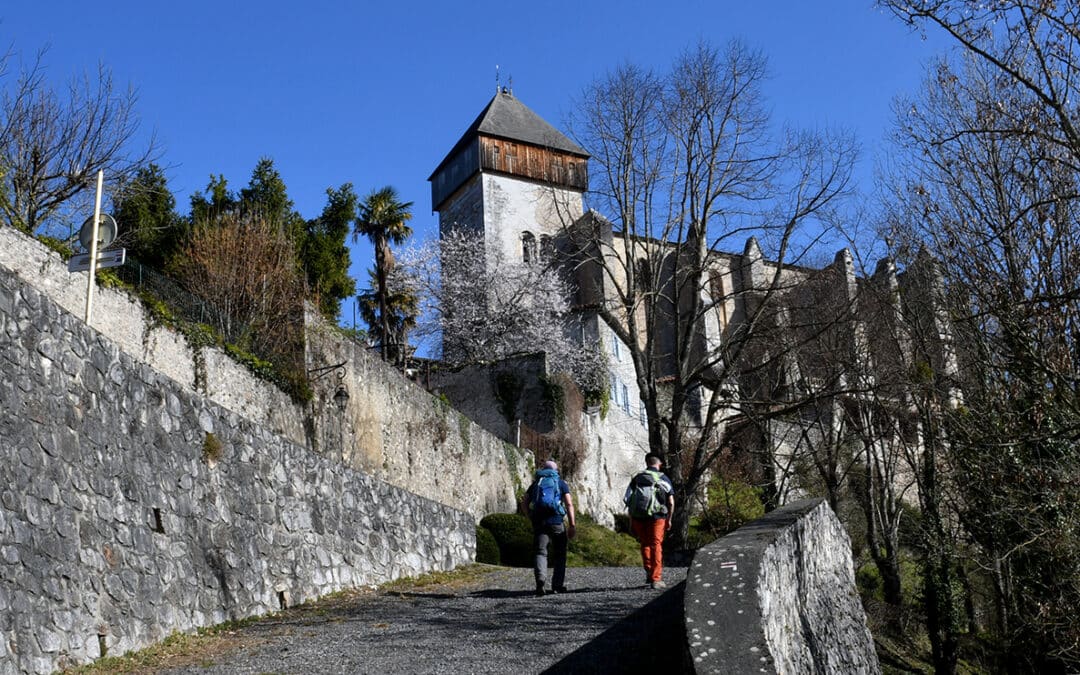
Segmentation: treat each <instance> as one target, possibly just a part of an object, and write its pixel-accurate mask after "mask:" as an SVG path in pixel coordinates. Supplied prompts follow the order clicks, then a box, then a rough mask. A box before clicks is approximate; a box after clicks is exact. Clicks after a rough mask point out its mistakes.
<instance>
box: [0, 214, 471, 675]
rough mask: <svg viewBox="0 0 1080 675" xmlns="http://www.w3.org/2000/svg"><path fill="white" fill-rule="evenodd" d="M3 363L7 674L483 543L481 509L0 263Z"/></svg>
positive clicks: (367, 579) (0, 499)
mask: <svg viewBox="0 0 1080 675" xmlns="http://www.w3.org/2000/svg"><path fill="white" fill-rule="evenodd" d="M0 231H3V230H2V228H0ZM95 323H96V322H95ZM0 372H2V373H3V377H2V378H0V673H3V674H7V673H16V672H35V673H46V672H52V671H53V670H55V669H57V668H60V667H63V666H65V665H70V664H77V663H83V662H87V661H89V660H92V659H94V658H97V657H98V656H100V655H102V654H103V653H105V652H106V651H107V652H108V653H123V652H125V651H127V650H130V649H135V648H139V647H143V646H146V645H149V644H151V643H154V642H156V641H159V640H161V639H162V638H164V637H166V636H167V635H169V634H170V633H172V632H175V631H186V630H191V629H194V628H196V627H199V626H207V625H212V624H216V623H220V622H222V621H225V620H228V619H238V618H242V617H247V616H253V615H259V614H264V613H267V612H271V611H274V610H277V609H279V608H281V607H282V606H286V605H291V604H295V603H299V602H303V601H305V600H308V599H310V598H314V597H316V596H318V595H322V594H325V593H328V592H332V591H336V590H339V589H343V588H349V587H355V586H361V585H366V584H378V583H381V582H385V581H387V580H390V579H394V578H397V577H400V576H404V575H414V574H420V573H423V572H427V571H431V570H444V569H450V568H453V567H454V566H456V565H458V564H461V563H465V562H468V561H470V560H472V559H473V555H474V551H475V530H474V527H475V521H474V519H473V517H472V516H470V515H469V514H467V513H465V512H464V511H460V510H455V509H453V508H450V507H447V506H444V505H442V504H438V503H436V502H433V501H430V500H428V499H425V498H423V497H420V496H417V495H415V494H412V493H410V492H407V491H405V490H403V489H400V488H397V487H393V486H391V485H389V484H387V483H384V482H381V481H379V480H376V479H375V478H372V477H371V476H368V475H365V474H363V473H360V472H358V471H356V470H354V469H351V468H348V467H347V466H345V465H343V464H342V463H341V461H340V460H339V459H335V458H332V457H327V456H325V455H322V454H318V453H313V452H310V451H309V450H307V449H306V448H305V447H304V445H302V444H300V443H297V442H296V441H295V439H294V438H293V434H291V433H288V432H285V433H282V430H281V429H278V428H275V426H274V425H273V424H269V423H259V422H258V421H256V420H252V419H250V418H249V417H247V416H245V415H242V414H239V413H237V412H235V411H231V410H228V409H226V408H224V407H222V406H221V405H219V404H218V403H216V402H214V401H212V400H210V399H209V398H208V397H207V396H204V395H203V394H201V393H199V392H196V391H194V390H193V389H192V388H191V387H190V386H186V383H182V382H177V381H175V380H173V379H171V378H170V377H168V376H166V375H165V374H162V373H161V372H159V371H158V370H156V369H154V368H151V367H149V366H147V365H145V364H144V363H140V362H139V361H138V360H137V359H136V358H134V357H132V356H131V355H130V354H129V353H128V352H127V350H126V349H123V348H121V346H120V345H118V344H117V343H116V342H114V341H113V340H111V339H109V338H106V337H105V336H103V335H102V334H101V333H99V332H98V331H96V330H94V329H91V328H88V327H87V326H86V325H85V324H84V323H83V321H82V319H81V317H76V316H73V315H72V314H70V313H68V312H67V311H64V309H63V308H61V307H60V306H58V305H57V304H55V303H54V302H52V301H51V300H50V299H49V298H48V297H46V296H45V295H43V294H42V293H40V292H39V291H38V290H37V289H36V288H34V287H32V286H29V285H27V284H25V283H23V281H22V280H21V279H20V278H18V276H17V275H16V274H14V273H12V272H10V271H8V270H7V269H5V268H4V266H2V265H0Z"/></svg>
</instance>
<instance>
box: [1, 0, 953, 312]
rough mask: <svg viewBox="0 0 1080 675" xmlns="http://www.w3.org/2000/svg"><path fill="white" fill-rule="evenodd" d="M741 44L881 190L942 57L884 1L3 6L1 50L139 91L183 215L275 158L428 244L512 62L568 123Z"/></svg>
mask: <svg viewBox="0 0 1080 675" xmlns="http://www.w3.org/2000/svg"><path fill="white" fill-rule="evenodd" d="M731 38H741V39H742V40H744V41H745V42H746V43H747V44H748V45H750V46H751V47H755V48H758V49H760V50H762V51H763V52H764V53H765V54H766V55H767V57H768V58H769V63H770V70H771V72H772V79H771V80H770V82H769V87H768V96H769V103H770V104H771V106H772V108H773V111H774V118H775V121H776V122H777V123H789V124H792V125H795V126H804V127H805V126H811V127H813V126H822V125H834V126H840V127H846V128H848V129H850V130H851V131H853V132H854V133H855V134H856V136H857V138H858V139H859V141H860V142H861V144H862V147H863V156H862V160H861V164H860V166H859V168H858V172H857V176H858V178H859V180H860V188H861V189H864V190H870V189H871V186H870V185H869V184H868V182H869V180H870V178H871V177H872V167H873V162H874V161H875V155H876V154H877V153H878V152H880V148H881V145H882V144H881V141H882V139H883V136H884V134H885V132H886V130H887V129H888V127H889V125H890V123H891V110H890V105H891V102H892V100H893V98H894V97H895V96H896V95H898V94H903V93H912V92H914V91H915V90H916V89H917V87H918V85H919V82H920V81H921V78H922V73H923V71H924V66H925V64H926V62H927V61H928V59H929V58H930V57H931V56H932V55H933V54H934V53H935V52H936V51H937V50H940V48H941V43H940V42H936V43H935V42H934V41H933V40H931V41H926V40H923V39H922V38H921V37H920V36H919V35H916V34H913V33H911V32H910V31H909V30H908V29H907V28H906V27H905V26H903V25H902V24H900V23H899V22H898V21H896V20H895V19H893V18H892V17H890V16H888V15H886V14H884V13H882V12H881V11H880V10H877V9H875V8H874V7H873V5H872V3H871V2H870V1H869V0H819V1H817V2H809V1H807V0H788V1H780V0H757V1H746V0H739V1H733V0H667V1H665V2H656V1H655V0H650V1H648V2H644V1H641V0H621V1H615V0H606V1H604V2H591V1H589V0H577V1H576V2H564V1H562V0H559V1H553V0H541V1H540V2H534V3H523V2H489V1H484V2H457V3H453V2H410V1H409V0H398V1H397V2H387V1H368V2H357V1H352V2H348V1H345V0H342V1H340V2H328V1H325V0H308V1H306V2H289V3H286V2H281V1H280V0H267V1H264V2H257V3H256V2H230V1H228V0H216V1H215V2H206V1H204V0H188V1H187V2H183V3H159V2H153V1H152V0H151V1H149V2H148V1H147V0H141V1H140V2H130V1H127V0H123V1H116V2H101V3H92V2H85V1H80V2H72V1H70V0H53V1H52V2H33V1H30V0H21V1H16V0H10V1H9V2H5V3H4V4H3V6H0V46H10V47H11V48H13V49H14V50H15V51H16V52H17V53H19V54H21V55H22V56H23V57H24V58H27V57H31V56H32V55H33V54H34V52H35V51H36V50H38V49H39V48H41V47H43V46H46V45H47V46H49V51H48V52H47V54H46V56H45V60H44V63H45V65H46V67H47V75H48V77H49V79H50V80H52V81H54V82H57V83H60V84H62V83H64V82H65V81H66V80H67V79H68V78H70V77H71V76H72V75H73V74H75V73H79V72H92V71H93V70H94V69H95V68H96V66H97V64H98V63H99V62H101V63H104V64H106V65H107V66H109V67H110V68H111V69H112V71H113V74H114V77H115V78H116V80H117V81H118V82H120V83H130V84H131V85H133V86H135V87H136V88H137V90H138V92H139V103H138V112H139V114H140V117H141V119H142V124H143V129H144V130H145V131H146V132H147V133H149V132H154V133H155V134H156V136H157V139H158V141H159V143H160V145H161V148H162V151H163V155H162V158H161V163H162V164H163V165H165V166H166V167H167V173H168V176H169V178H170V187H171V188H172V190H173V192H174V193H175V194H176V197H177V206H178V209H179V210H180V211H181V212H186V211H187V209H188V204H189V202H188V199H189V197H190V195H191V193H192V192H194V191H195V190H199V189H202V188H204V187H205V186H206V183H207V180H208V178H209V176H210V174H218V173H221V174H224V175H225V177H226V178H227V179H228V181H229V184H230V186H231V187H232V188H234V189H239V188H240V187H242V186H244V185H245V184H246V183H247V180H248V178H249V177H250V174H251V170H252V168H253V167H254V165H255V163H256V161H257V160H258V159H259V158H260V157H262V156H269V157H272V158H273V159H274V162H275V164H276V166H277V168H278V170H279V171H280V172H281V174H282V177H283V178H284V180H285V184H286V186H287V187H288V190H289V196H290V197H291V198H292V199H293V201H294V202H295V204H296V208H297V209H298V210H299V211H300V212H301V213H302V214H303V215H304V216H305V217H308V218H311V217H314V216H316V215H318V213H319V212H320V211H321V209H322V206H323V204H324V203H325V190H326V188H327V187H329V186H337V185H340V184H341V183H344V182H352V183H353V184H354V185H355V186H356V189H357V192H358V193H360V194H361V195H363V194H366V193H367V192H368V191H370V190H372V189H375V188H378V187H381V186H383V185H388V184H389V185H393V186H395V187H396V188H397V189H398V190H399V191H400V193H401V194H402V196H403V197H404V198H405V199H406V200H411V201H413V202H415V207H414V219H413V226H414V229H415V230H416V231H417V234H418V236H426V235H429V234H431V233H432V232H433V230H434V229H435V225H436V220H435V217H434V216H433V215H432V214H431V203H430V192H429V188H428V183H427V181H426V179H427V177H428V176H429V175H430V173H431V171H432V170H433V169H434V168H435V166H436V165H437V164H438V162H439V161H440V160H441V159H442V158H443V156H444V155H445V153H446V152H447V151H448V150H449V148H450V147H451V146H452V145H453V143H454V142H455V141H457V139H458V138H459V136H460V135H461V133H462V132H463V131H464V130H465V128H466V127H467V125H468V124H469V123H470V122H471V121H472V120H473V118H474V117H475V116H476V115H477V114H478V113H479V111H480V110H481V109H482V108H483V106H484V105H486V104H487V102H488V100H489V99H490V98H491V96H492V95H493V94H494V93H495V70H496V65H498V66H499V71H500V73H501V77H502V82H503V83H504V84H506V83H507V82H508V79H509V78H510V77H512V78H513V89H514V94H515V95H516V96H517V97H518V98H519V99H520V100H521V101H523V102H524V103H525V104H526V105H528V106H529V107H530V108H532V109H533V110H534V111H536V112H537V113H538V114H540V115H541V116H542V117H544V118H545V119H547V120H548V121H549V122H551V123H552V124H554V125H555V126H556V127H560V128H564V125H563V121H564V119H565V117H566V114H567V113H568V111H569V107H570V105H571V102H572V99H573V98H575V97H576V96H577V95H578V94H579V93H580V92H581V90H582V88H583V87H584V85H585V84H587V83H588V82H589V81H590V80H592V79H594V78H596V77H598V76H600V75H602V74H603V73H604V72H605V71H607V70H609V69H611V68H613V67H615V66H617V65H619V64H620V63H623V62H625V61H632V62H636V63H639V64H642V65H647V66H655V67H657V68H658V69H663V68H665V67H666V66H668V65H669V64H670V63H671V61H672V60H673V59H674V57H675V56H677V55H678V53H679V52H681V51H682V50H683V49H685V48H686V47H688V46H691V45H693V44H694V43H696V42H697V41H698V40H699V39H705V40H708V41H710V42H712V43H714V44H716V45H722V44H723V43H725V42H726V41H727V40H729V39H731ZM8 77H11V75H10V74H9V75H8ZM2 84H3V82H2V81H0V85H2ZM370 260H371V251H370V246H369V245H368V244H367V243H364V242H361V243H360V244H357V245H355V246H354V247H353V269H352V272H353V276H354V278H356V279H357V280H358V283H360V284H361V285H362V284H366V282H367V275H366V273H365V269H366V268H367V267H368V266H370V264H371V263H370ZM344 313H345V314H346V315H348V314H349V313H350V312H349V310H348V309H346V310H345V311H344Z"/></svg>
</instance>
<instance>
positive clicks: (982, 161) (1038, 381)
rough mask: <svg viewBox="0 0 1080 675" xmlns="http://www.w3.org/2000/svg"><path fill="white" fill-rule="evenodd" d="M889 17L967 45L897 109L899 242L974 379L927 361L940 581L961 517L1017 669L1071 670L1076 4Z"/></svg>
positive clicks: (1078, 561)
mask: <svg viewBox="0 0 1080 675" xmlns="http://www.w3.org/2000/svg"><path fill="white" fill-rule="evenodd" d="M889 6H890V7H891V8H893V9H894V11H896V12H897V13H898V14H900V15H901V16H903V17H904V18H905V19H907V20H910V21H912V22H915V23H917V24H919V25H924V24H925V25H933V26H938V27H940V28H942V29H944V30H945V31H946V32H947V33H948V34H950V35H951V36H952V37H953V38H954V39H955V40H956V41H957V44H959V45H960V46H961V47H962V48H963V51H962V52H961V56H960V58H959V59H957V60H955V61H953V62H949V61H944V60H943V61H941V62H939V63H938V64H936V65H935V67H934V69H933V70H932V72H931V73H930V74H929V76H928V78H927V84H926V87H925V91H924V93H923V94H922V95H921V96H920V97H917V98H915V99H912V100H907V101H901V102H900V104H899V105H898V106H897V107H898V111H897V118H898V124H897V145H898V147H899V149H900V150H901V152H899V153H896V154H897V156H898V157H899V160H898V161H897V162H896V164H895V165H894V166H893V167H892V174H891V177H890V194H889V205H890V206H889V211H888V225H889V228H888V234H889V235H890V236H891V237H892V239H893V241H895V243H896V246H897V251H898V256H899V257H900V258H901V260H905V259H906V260H912V259H914V258H915V257H916V255H917V253H918V251H919V250H920V249H923V248H926V249H928V250H930V251H933V252H934V255H935V257H936V258H937V259H938V263H939V269H940V272H941V275H942V288H943V290H944V292H946V293H947V297H948V299H949V301H950V307H949V308H950V311H951V314H952V318H953V324H954V325H955V326H956V339H955V353H956V357H957V359H958V368H957V369H956V373H958V375H959V377H958V378H956V379H954V381H950V377H949V374H948V372H947V371H943V370H942V368H941V364H940V363H939V362H935V361H934V360H933V359H931V360H928V361H926V362H923V363H921V364H916V365H917V366H918V371H917V372H919V373H922V378H921V379H922V380H924V382H925V383H926V384H924V386H922V387H921V388H919V389H917V392H919V396H918V398H917V402H918V403H919V404H920V414H921V416H922V423H923V426H924V429H925V430H926V432H927V433H926V437H927V441H928V443H927V449H928V450H929V451H930V452H932V453H934V454H933V455H930V456H928V458H926V459H924V460H923V462H922V464H921V467H922V468H923V471H922V473H921V474H920V477H921V479H922V480H921V482H920V485H919V491H920V504H921V506H922V508H923V511H924V524H926V525H928V526H932V527H924V531H925V532H924V534H925V536H928V537H929V539H928V540H927V543H926V548H927V550H928V551H930V552H932V553H933V554H934V556H935V557H933V558H928V560H927V563H928V564H929V565H930V568H929V570H928V573H927V574H928V579H934V578H936V583H937V585H938V586H939V590H940V591H941V592H943V593H948V592H949V588H950V587H951V586H952V583H953V580H954V579H955V578H956V574H957V567H958V555H959V551H958V549H957V546H956V545H955V543H954V542H953V541H952V540H954V539H955V536H954V535H952V534H950V533H949V529H950V528H951V527H952V523H953V522H956V523H959V525H960V526H961V527H962V529H963V532H964V534H965V535H966V536H967V537H970V538H971V540H973V541H974V542H975V543H976V544H977V545H978V546H979V547H980V551H981V554H982V557H983V559H985V561H986V563H985V565H984V572H985V574H986V575H988V576H989V577H990V578H992V579H993V585H994V588H995V594H996V599H995V600H996V602H995V607H994V611H993V615H994V616H995V617H996V629H997V632H998V633H999V635H1000V636H1001V637H1002V638H1003V639H1004V641H1005V644H1006V651H1007V653H1008V656H1009V658H1010V660H1011V661H1010V664H1009V665H1010V668H1011V669H1014V670H1018V671H1020V670H1023V671H1030V670H1039V671H1046V670H1055V669H1064V670H1072V669H1075V668H1076V667H1077V666H1078V665H1080V647H1078V646H1077V645H1080V632H1078V631H1077V629H1076V627H1075V622H1074V621H1073V620H1072V617H1071V614H1072V610H1071V609H1070V608H1073V607H1075V606H1076V604H1077V603H1078V602H1080V584H1077V581H1076V580H1077V579H1080V510H1078V509H1077V504H1078V501H1077V499H1076V496H1077V494H1076V489H1075V485H1076V476H1077V475H1078V473H1080V453H1078V452H1077V444H1076V440H1077V438H1080V396H1078V394H1077V384H1078V379H1077V375H1076V373H1077V363H1078V358H1080V343H1078V341H1077V335H1080V323H1078V322H1080V291H1078V289H1077V285H1076V279H1077V278H1078V276H1080V256H1078V251H1080V227H1078V225H1077V219H1076V214H1077V212H1078V211H1077V209H1078V207H1080V201H1078V198H1080V190H1078V188H1080V181H1078V174H1077V168H1078V167H1080V164H1078V161H1077V160H1078V158H1080V144H1078V143H1077V140H1078V137H1077V135H1076V131H1075V121H1076V107H1075V103H1074V102H1073V97H1074V96H1075V94H1074V93H1073V92H1074V91H1075V87H1076V85H1077V84H1078V83H1080V82H1078V81H1077V76H1078V75H1080V70H1078V64H1080V61H1078V59H1077V57H1076V56H1075V54H1074V50H1075V48H1076V47H1077V46H1080V44H1078V42H1077V40H1078V35H1077V33H1076V28H1075V27H1076V19H1077V11H1078V10H1077V8H1076V6H1075V5H1074V4H1070V3H1036V4H1029V3H1023V2H1000V3H992V4H990V5H986V6H982V5H979V6H976V5H973V4H971V3H956V2H934V3H910V4H908V3H890V5H889ZM926 328H927V330H926V331H925V332H928V333H932V332H933V329H932V328H931V327H926ZM950 387H959V388H960V389H962V391H963V400H962V404H958V403H959V402H958V401H955V400H952V401H950V396H949V395H948V394H947V393H945V392H947V391H948V389H949V388H950ZM950 403H951V404H952V405H950ZM932 459H936V460H937V462H936V464H933V465H932V464H931V461H932ZM930 472H933V475H931V473H930ZM927 513H929V514H930V515H931V516H933V517H934V518H936V519H937V522H936V523H935V522H934V521H933V519H930V520H927V515H926V514H927ZM941 556H946V557H945V558H943V559H938V557H941ZM928 600H929V598H928ZM939 609H940V613H939V619H940V620H939V627H945V628H942V630H941V631H940V632H941V634H940V636H936V635H935V632H936V631H935V630H934V628H933V627H931V638H932V639H933V640H935V661H936V662H937V661H938V660H939V659H940V665H939V668H940V669H941V670H942V671H945V672H948V670H949V669H950V668H951V667H954V665H955V659H956V656H955V636H954V635H949V634H948V633H947V632H946V631H947V627H948V626H949V625H951V624H952V621H951V615H950V612H952V611H954V610H953V609H952V608H951V607H950V606H949V602H948V598H945V599H943V600H942V601H941V602H940V603H939ZM928 611H930V612H931V613H933V611H934V608H932V607H928ZM939 646H940V649H939ZM950 662H951V664H950Z"/></svg>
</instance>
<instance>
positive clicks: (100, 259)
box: [68, 171, 127, 325]
mask: <svg viewBox="0 0 1080 675" xmlns="http://www.w3.org/2000/svg"><path fill="white" fill-rule="evenodd" d="M104 180H105V172H104V171H98V174H97V193H96V194H95V195H94V215H93V217H91V218H87V219H86V222H85V223H83V226H82V229H81V230H80V231H79V242H80V243H82V245H83V248H85V249H88V250H89V251H90V252H89V253H84V254H81V255H76V256H72V257H71V260H69V261H68V271H69V272H82V271H83V270H86V271H88V272H90V274H89V275H87V279H86V323H87V325H89V324H90V314H91V311H92V310H93V307H94V276H95V274H96V273H97V270H98V268H100V267H116V266H117V265H123V264H124V260H125V258H126V256H127V251H126V250H125V249H122V248H119V249H114V250H111V251H105V250H102V249H103V248H104V247H106V246H108V245H109V244H111V243H112V242H113V239H115V238H116V231H117V227H116V221H115V220H113V217H112V216H110V215H108V214H106V213H102V212H101V185H102V183H103V182H104Z"/></svg>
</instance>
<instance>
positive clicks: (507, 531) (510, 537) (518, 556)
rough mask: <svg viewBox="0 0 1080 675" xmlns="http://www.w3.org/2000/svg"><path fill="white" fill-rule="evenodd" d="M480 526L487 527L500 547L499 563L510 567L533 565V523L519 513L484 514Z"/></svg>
mask: <svg viewBox="0 0 1080 675" xmlns="http://www.w3.org/2000/svg"><path fill="white" fill-rule="evenodd" d="M480 527H482V528H485V529H487V530H488V531H490V532H491V535H492V536H493V537H494V539H495V543H496V544H497V545H498V547H499V563H500V564H502V565H506V566H508V567H532V566H533V531H532V523H530V522H529V519H528V518H526V517H525V516H522V515H519V514H517V513H493V514H491V515H490V516H484V518H483V520H481V521H480Z"/></svg>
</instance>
